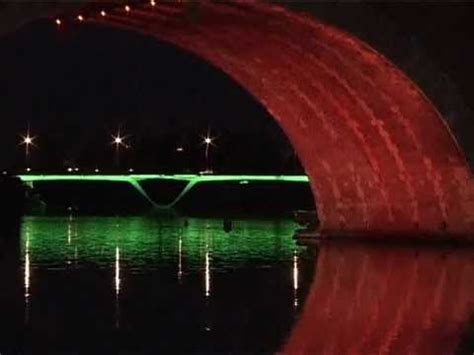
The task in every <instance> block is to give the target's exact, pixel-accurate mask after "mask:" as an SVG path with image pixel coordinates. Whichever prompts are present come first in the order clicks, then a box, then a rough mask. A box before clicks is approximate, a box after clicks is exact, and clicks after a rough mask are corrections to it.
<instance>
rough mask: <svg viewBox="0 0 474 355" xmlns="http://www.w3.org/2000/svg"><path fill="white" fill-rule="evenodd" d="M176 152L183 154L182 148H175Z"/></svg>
mask: <svg viewBox="0 0 474 355" xmlns="http://www.w3.org/2000/svg"><path fill="white" fill-rule="evenodd" d="M176 151H177V152H183V151H184V148H183V147H178V148H176Z"/></svg>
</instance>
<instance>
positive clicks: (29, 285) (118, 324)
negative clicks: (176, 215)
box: [0, 217, 474, 355]
mask: <svg viewBox="0 0 474 355" xmlns="http://www.w3.org/2000/svg"><path fill="white" fill-rule="evenodd" d="M294 229H295V225H294V224H293V223H292V222H291V221H285V220H275V221H268V220H267V221H265V220H242V221H236V222H234V225H233V229H232V231H230V232H229V233H227V232H225V231H224V230H223V221H222V220H220V219H214V220H212V219H171V218H169V219H156V218H147V217H120V218H118V217H117V218H105V217H77V218H76V217H74V218H67V217H61V218H53V217H28V218H25V219H24V221H23V224H22V226H21V229H20V231H18V234H17V235H16V237H15V238H10V239H8V240H7V239H4V241H5V242H3V243H2V244H1V245H0V247H2V246H3V250H0V281H1V284H0V285H1V288H0V315H1V318H0V330H1V331H0V353H1V354H2V355H5V354H157V353H165V354H167V353H193V354H195V353H202V354H209V353H233V354H249V353H250V354H252V353H274V352H282V353H287V354H359V355H366V354H403V355H404V354H416V355H424V354H426V355H437V354H439V355H444V354H457V355H461V354H466V355H472V354H473V353H474V248H473V247H472V246H469V245H465V246H455V245H448V244H443V245H441V244H438V245H431V244H425V245H421V244H415V245H411V244H409V243H406V242H405V243H403V244H396V243H393V242H391V243H364V242H349V241H347V240H346V241H333V242H330V241H326V242H323V241H319V242H317V243H316V242H314V244H315V245H313V246H312V247H303V246H298V245H297V244H296V243H295V241H294V240H293V239H292V235H293V233H294ZM316 244H317V246H316ZM0 249H1V248H0Z"/></svg>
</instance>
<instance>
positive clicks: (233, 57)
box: [89, 1, 474, 236]
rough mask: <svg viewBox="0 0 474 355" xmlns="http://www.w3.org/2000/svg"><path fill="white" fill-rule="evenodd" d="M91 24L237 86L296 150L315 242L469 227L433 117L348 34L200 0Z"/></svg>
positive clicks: (472, 219) (453, 147) (302, 19)
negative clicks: (196, 64) (163, 50)
mask: <svg viewBox="0 0 474 355" xmlns="http://www.w3.org/2000/svg"><path fill="white" fill-rule="evenodd" d="M89 21H91V22H95V23H100V24H105V25H110V26H115V27H119V28H122V29H126V30H132V31H136V32H139V33H142V34H145V35H149V36H153V37H156V38H158V39H160V40H164V41H168V42H170V43H173V44H174V45H176V46H178V47H181V48H183V49H185V50H187V51H190V52H192V53H194V54H196V55H198V56H199V57H202V58H203V59H205V60H207V61H208V62H210V63H212V64H213V65H215V66H216V67H218V68H219V69H221V70H222V71H224V72H225V73H227V74H228V75H229V76H230V77H232V78H233V79H234V80H235V81H236V82H238V83H239V84H240V85H242V86H243V87H244V88H246V89H247V90H248V91H249V92H250V93H251V94H252V95H253V96H254V97H255V98H256V99H257V100H258V101H260V102H261V103H262V104H263V105H264V106H265V107H266V109H267V110H268V111H269V112H270V113H271V114H272V115H273V117H274V118H275V119H276V120H277V121H278V123H279V124H280V125H281V127H282V128H283V130H284V131H285V133H286V134H287V135H288V137H289V139H290V141H291V142H292V144H293V146H294V148H295V149H296V152H297V154H298V156H299V157H300V160H301V162H302V164H303V166H304V168H305V171H306V173H307V175H308V176H309V178H310V182H311V185H312V189H313V192H314V195H315V200H316V205H317V208H318V214H319V219H320V221H321V227H320V229H321V233H322V234H327V235H330V234H338V235H340V234H348V235H354V234H357V233H364V234H367V233H373V234H374V235H381V236H382V235H387V234H397V235H402V234H406V235H409V234H429V235H433V234H462V235H470V234H471V233H472V232H473V231H474V183H473V180H472V175H471V172H470V170H469V168H468V167H467V164H466V161H465V158H464V156H463V153H462V152H461V150H460V149H459V147H458V145H457V143H456V141H455V139H454V138H453V136H452V135H451V133H450V131H449V129H448V127H447V126H446V124H445V123H444V121H443V120H442V118H441V117H440V114H439V113H438V111H437V110H436V109H435V108H434V107H433V105H432V104H431V103H430V102H429V101H428V100H427V98H426V97H425V96H424V95H423V94H422V93H421V92H420V90H419V89H418V88H417V87H416V86H415V85H414V84H413V83H412V82H411V81H410V80H409V79H408V78H407V77H406V76H404V75H403V74H402V73H401V72H400V71H399V70H398V69H397V68H395V67H394V66H393V65H392V64H391V63H389V62H388V61H387V60H386V59H385V58H384V57H382V56H381V55H380V54H378V53H377V52H375V51H374V50H373V49H371V48H370V47H368V46H367V45H365V44H364V43H362V42H361V41H359V40H357V39H355V38H354V37H352V36H350V35H348V34H346V33H344V32H342V31H340V30H338V29H336V28H333V27H331V26H328V25H325V24H322V23H319V22H317V21H316V20H314V19H313V18H309V17H306V16H305V15H303V14H298V13H294V12H291V11H288V10H286V9H285V8H283V7H279V6H274V5H270V4H267V3H263V2H262V3H261V2H252V3H250V2H244V3H242V2H230V3H225V4H222V3H214V2H210V1H203V2H200V3H199V5H198V6H196V7H195V8H194V9H193V11H192V13H191V12H190V11H189V9H187V8H185V5H184V3H183V2H173V3H157V5H156V6H155V7H151V6H150V5H146V6H143V7H139V8H133V9H132V11H131V12H130V13H127V12H125V11H124V10H123V9H116V10H114V11H112V12H110V13H108V14H107V17H105V18H94V19H89ZM156 64H157V65H159V63H156ZM150 70H153V68H150Z"/></svg>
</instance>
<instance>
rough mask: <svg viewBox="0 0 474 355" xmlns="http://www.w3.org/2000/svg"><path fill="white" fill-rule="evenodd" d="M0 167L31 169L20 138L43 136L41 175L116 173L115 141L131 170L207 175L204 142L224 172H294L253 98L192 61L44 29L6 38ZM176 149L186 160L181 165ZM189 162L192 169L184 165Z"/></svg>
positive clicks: (138, 40) (140, 44) (136, 41)
mask: <svg viewBox="0 0 474 355" xmlns="http://www.w3.org/2000/svg"><path fill="white" fill-rule="evenodd" d="M0 54H1V55H0V58H1V59H0V68H2V69H1V77H2V81H3V83H2V88H1V89H0V90H1V100H2V104H1V105H0V116H1V117H2V130H1V132H0V139H1V143H0V144H1V145H2V149H1V151H0V165H2V166H6V167H8V166H15V165H18V164H22V163H23V160H24V159H23V156H22V154H16V153H15V152H21V151H22V150H21V148H20V149H19V148H18V146H17V142H18V139H19V138H18V134H19V133H21V132H24V131H25V129H26V126H27V122H28V121H29V122H30V125H31V129H32V132H33V133H34V134H37V135H38V149H37V150H35V151H34V153H33V154H34V161H35V162H36V166H37V168H42V169H47V170H56V169H61V166H63V165H66V166H68V165H69V164H73V165H74V164H78V165H80V166H81V167H88V168H94V167H95V166H96V165H98V166H100V167H103V168H106V167H110V166H112V165H113V159H112V158H113V150H112V149H111V145H110V144H109V142H110V141H111V139H112V138H111V134H113V133H115V132H116V131H117V129H118V127H119V126H121V127H122V130H123V132H124V133H128V134H130V135H131V137H130V139H129V143H130V144H131V146H132V149H130V150H129V151H127V152H126V153H124V154H123V158H122V161H123V162H124V164H122V165H123V167H125V165H126V166H127V167H131V166H133V167H134V168H135V169H140V170H143V171H157V170H158V171H173V170H174V169H178V170H179V171H181V170H182V168H184V167H185V166H187V167H189V168H190V169H191V170H192V171H196V170H199V169H201V168H202V167H203V161H204V160H203V151H204V147H203V145H201V140H202V139H201V136H202V135H205V134H206V132H207V129H208V128H210V130H211V135H212V136H215V137H216V140H215V144H216V147H215V148H213V149H212V151H211V155H212V158H213V160H214V164H215V166H216V167H218V169H219V170H220V171H222V172H249V173H251V172H260V173H266V172H267V173H268V172H284V171H286V172H291V171H293V169H294V158H293V156H292V155H293V152H292V148H291V146H290V145H289V143H288V141H287V139H286V137H285V136H284V134H283V133H282V131H281V130H280V128H279V127H278V126H277V124H276V123H275V121H274V120H273V119H272V118H271V116H269V115H268V114H267V112H266V111H265V110H264V109H263V108H262V107H261V106H260V104H258V103H257V102H256V101H255V100H254V99H253V98H252V97H251V96H250V95H249V94H248V93H247V92H246V91H245V90H243V89H242V88H241V87H239V86H238V85H237V84H236V83H235V82H233V81H232V80H231V79H230V78H228V77H227V76H226V75H225V74H223V73H221V72H219V71H217V70H216V69H214V68H213V67H211V66H209V65H207V64H206V63H204V62H203V61H201V60H200V59H197V58H196V57H194V56H193V55H190V54H187V53H185V52H183V51H181V50H179V49H177V48H175V47H172V46H170V45H167V44H164V43H159V42H157V41H156V40H152V39H150V38H147V37H143V36H140V35H137V34H133V33H129V32H121V31H118V30H115V29H108V28H104V27H96V26H92V25H85V26H81V27H80V28H75V29H74V30H70V31H68V30H61V31H58V30H57V29H56V28H55V26H52V25H51V24H50V23H49V22H46V21H41V22H37V23H34V24H32V25H29V26H27V27H25V28H23V29H22V30H20V31H18V32H16V33H14V34H12V35H9V36H8V37H7V38H3V39H1V40H0ZM177 146H184V148H185V152H184V153H183V154H182V155H183V156H184V158H179V160H180V163H179V164H177V163H176V160H177V158H178V156H179V155H178V154H177V153H176V151H175V149H176V147H177ZM184 160H185V162H183V161H184Z"/></svg>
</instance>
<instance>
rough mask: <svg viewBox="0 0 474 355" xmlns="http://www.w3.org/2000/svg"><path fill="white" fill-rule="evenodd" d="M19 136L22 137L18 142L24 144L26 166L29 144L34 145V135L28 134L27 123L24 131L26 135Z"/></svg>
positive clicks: (28, 158) (26, 163)
mask: <svg viewBox="0 0 474 355" xmlns="http://www.w3.org/2000/svg"><path fill="white" fill-rule="evenodd" d="M21 138H22V141H21V142H20V144H21V145H24V146H25V165H26V167H27V168H28V165H29V160H30V146H33V147H36V144H35V142H34V140H35V139H36V137H35V136H32V135H31V134H30V126H29V125H28V129H27V131H26V135H22V136H21Z"/></svg>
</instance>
